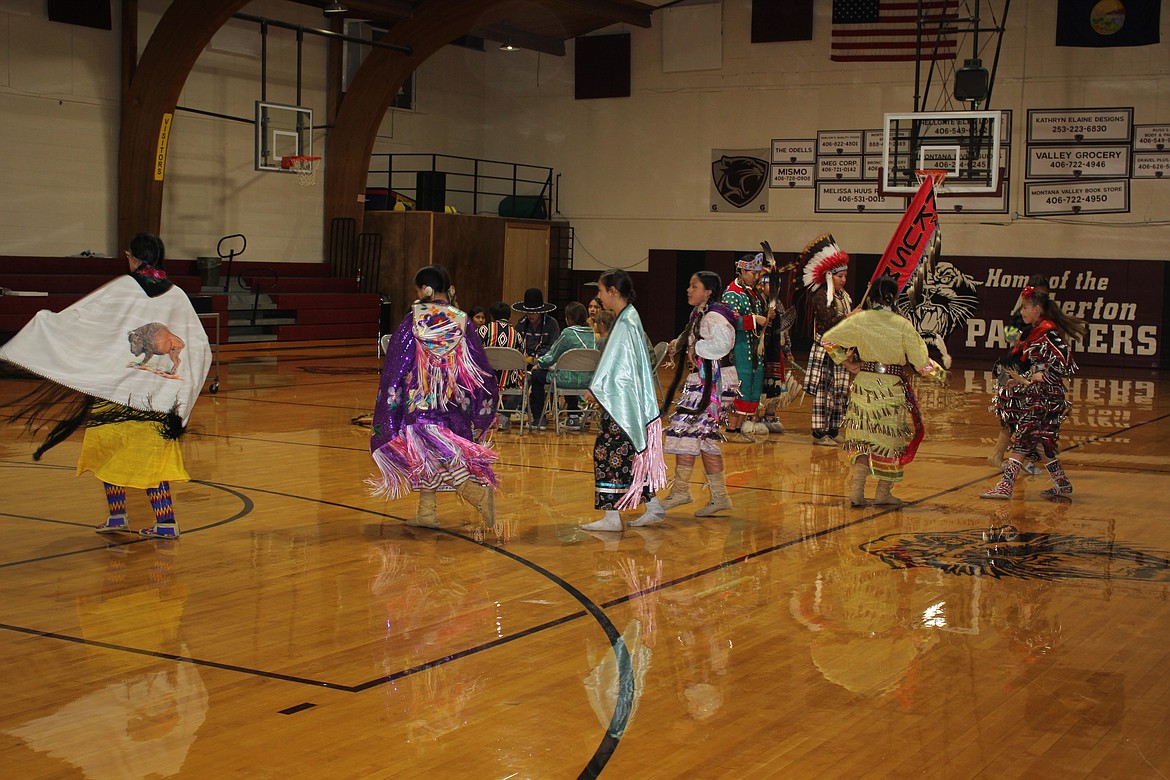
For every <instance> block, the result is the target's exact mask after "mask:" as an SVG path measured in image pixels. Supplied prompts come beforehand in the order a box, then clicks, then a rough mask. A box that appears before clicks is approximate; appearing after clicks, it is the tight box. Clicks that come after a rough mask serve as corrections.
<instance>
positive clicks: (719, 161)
mask: <svg viewBox="0 0 1170 780" xmlns="http://www.w3.org/2000/svg"><path fill="white" fill-rule="evenodd" d="M768 154H769V150H767V149H741V150H733V149H713V150H712V152H711V158H712V159H711V210H712V211H761V212H766V211H767V210H768V198H767V195H766V192H767V188H768Z"/></svg>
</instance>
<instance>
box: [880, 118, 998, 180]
mask: <svg viewBox="0 0 1170 780" xmlns="http://www.w3.org/2000/svg"><path fill="white" fill-rule="evenodd" d="M1001 121H1002V115H1001V113H1000V112H999V111H933V112H918V113H908V114H886V117H885V127H884V130H885V139H884V146H883V149H882V170H881V177H880V180H879V184H878V191H879V193H880V194H882V195H894V194H905V195H913V194H914V193H915V192H917V191H918V180H919V176H918V175H917V174H916V173H915V171H923V170H943V171H946V178H945V180H944V181H943V183H942V184H941V185H938V186H937V187H936V191H937V192H939V193H941V194H946V193H951V194H963V195H980V194H982V195H997V194H999V192H1000V188H1001V187H1002V186H1003V167H1004V166H1003V162H1002V161H1001V160H1000V146H999V144H1000V124H1001Z"/></svg>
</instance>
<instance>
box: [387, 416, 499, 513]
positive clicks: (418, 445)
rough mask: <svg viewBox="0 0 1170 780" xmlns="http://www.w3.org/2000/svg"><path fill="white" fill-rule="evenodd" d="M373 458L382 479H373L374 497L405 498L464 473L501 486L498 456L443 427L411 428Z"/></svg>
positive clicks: (392, 440)
mask: <svg viewBox="0 0 1170 780" xmlns="http://www.w3.org/2000/svg"><path fill="white" fill-rule="evenodd" d="M373 457H374V463H375V464H377V466H378V471H379V472H381V477H380V478H379V477H372V478H370V479H368V480H366V484H367V485H369V486H370V492H371V493H372V494H373V495H375V496H381V497H384V498H388V499H389V498H401V497H402V496H405V495H406V494H407V493H409V492H410V491H411V490H413V489H414V487H415V486H416V485H418V484H419V483H420V482H433V481H435V480H436V479H441V478H442V476H443V475H444V474H448V473H452V472H455V471H460V470H466V471H467V473H469V474H471V476H472V477H473V478H475V479H476V480H477V481H478V482H480V483H482V484H485V485H492V486H496V485H498V484H499V480H498V479H497V478H496V473H495V471H494V470H493V469H492V464H493V463H495V462H496V460H497V458H498V456H497V455H496V453H495V452H494V451H493V450H491V449H490V448H488V447H484V446H483V445H480V444H476V443H475V442H472V441H468V440H467V439H464V438H463V437H461V436H457V435H455V434H454V433H452V432H451V431H450V430H448V429H447V428H445V427H443V426H441V425H408V426H406V427H405V428H404V429H403V430H402V433H400V434H399V435H398V436H395V437H394V438H393V439H391V440H390V441H388V442H386V443H385V444H383V445H382V446H381V447H379V448H378V449H377V450H375V451H374V452H373Z"/></svg>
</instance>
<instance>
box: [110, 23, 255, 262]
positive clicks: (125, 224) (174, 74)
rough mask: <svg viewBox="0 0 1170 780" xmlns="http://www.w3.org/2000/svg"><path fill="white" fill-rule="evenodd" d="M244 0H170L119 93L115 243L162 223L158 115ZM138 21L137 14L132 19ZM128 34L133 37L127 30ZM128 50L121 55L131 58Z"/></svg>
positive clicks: (169, 107) (167, 110) (170, 107)
mask: <svg viewBox="0 0 1170 780" xmlns="http://www.w3.org/2000/svg"><path fill="white" fill-rule="evenodd" d="M247 4H248V0H174V2H172V3H171V4H170V6H169V7H168V8H167V10H166V12H165V13H164V14H163V15H162V18H161V19H160V20H159V23H158V26H157V27H156V28H155V30H154V33H153V34H151V36H150V41H149V42H148V43H147V44H146V48H145V49H144V50H143V52H142V58H141V59H140V60H139V61H138V64H137V65H136V66H135V68H134V75H133V77H132V78H130V79H129V85H128V88H127V89H126V90H125V93H124V94H123V95H122V128H121V132H120V135H119V139H118V241H119V243H118V246H120V247H123V248H124V247H127V246H129V245H130V238H131V237H132V236H133V235H134V234H135V233H137V232H138V231H141V230H146V231H150V232H153V233H157V232H158V231H159V227H160V225H161V223H162V200H163V197H162V196H163V184H164V183H165V182H164V181H156V180H155V177H154V171H155V164H156V158H157V152H158V143H159V130H160V129H161V127H162V122H163V116H164V115H166V114H172V115H173V114H174V111H175V106H176V105H178V102H179V95H180V94H181V93H182V91H183V85H184V84H186V82H187V77H188V76H189V75H190V73H191V69H192V68H193V67H195V62H196V60H198V59H199V55H200V54H201V53H202V52H203V49H204V48H206V46H207V44H208V42H210V41H211V37H212V36H213V35H215V33H216V32H217V31H218V30H219V29H220V28H221V27H223V25H224V24H225V23H226V22H227V20H228V19H230V18H231V17H232V14H234V13H235V12H237V11H239V10H240V9H241V8H243V7H244V6H245V5H247ZM133 22H134V23H137V19H134V20H133ZM129 40H131V41H136V40H137V36H135V35H133V34H131V35H130V36H129ZM132 59H133V52H131V53H130V55H129V57H127V58H124V61H125V60H132Z"/></svg>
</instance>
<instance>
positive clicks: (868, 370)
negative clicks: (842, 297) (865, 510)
mask: <svg viewBox="0 0 1170 780" xmlns="http://www.w3.org/2000/svg"><path fill="white" fill-rule="evenodd" d="M872 299H873V301H874V303H873V304H872V305H871V307H870V308H869V309H867V310H865V311H861V312H857V313H856V314H852V315H850V316H848V317H846V318H845V319H843V320H842V321H841V322H839V323H837V324H836V325H834V326H833V327H831V328H829V330H827V331H826V332H825V334H824V336H823V337H822V343H823V345H824V348H825V351H826V352H827V353H828V355H829V357H830V358H831V359H832V360H833V361H835V362H837V363H840V364H844V365H845V366H847V369H846V370H850V369H853V370H855V371H856V372H857V375H856V377H855V378H854V379H853V384H852V386H851V387H850V389H849V407H848V411H847V412H846V414H845V421H844V430H845V451H846V452H848V453H850V458H851V459H852V461H853V472H852V475H851V478H850V483H849V502H850V503H851V504H853V506H865V481H866V479H867V478H868V477H869V476H870V475H872V476H873V477H874V478H875V479H877V492H876V495H875V498H874V503H875V504H880V505H893V506H897V505H899V504H901V503H902V500H901V499H900V498H898V497H897V496H895V495H893V493H892V492H891V491H892V490H893V487H894V483H896V482H900V481H901V480H902V477H903V471H904V469H905V467H906V465H907V464H909V463H910V461H912V460H914V455H915V453H916V452H917V451H918V445H919V444H920V443H921V442H922V438H923V435H924V434H925V432H926V429H925V427H924V426H923V424H922V415H921V413H920V412H919V411H918V401H917V399H916V398H915V397H914V391H913V390H912V389H911V387H910V377H909V371H908V370H907V366H909V367H910V368H912V369H913V370H914V371H917V372H918V373H919V374H921V375H922V376H927V377H931V378H934V379H937V380H939V381H943V379H944V378H945V375H946V372H944V371H943V369H942V367H941V366H939V365H938V364H937V363H935V362H934V361H933V360H931V359H930V355H929V354H928V353H927V348H926V342H925V341H923V340H922V336H920V335H919V334H918V331H917V330H916V329H915V328H914V325H912V324H911V323H910V321H909V320H908V319H906V318H905V317H903V316H902V315H900V314H898V313H897V312H896V311H895V309H894V306H895V303H896V302H897V300H898V283H897V281H896V280H895V279H894V278H893V277H891V276H882V277H880V278H879V279H878V280H877V282H875V283H874V286H873V297H872ZM850 353H853V354H855V355H856V358H854V357H852V356H851V354H850ZM907 415H909V420H908V419H907ZM910 422H913V428H911V425H910Z"/></svg>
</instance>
